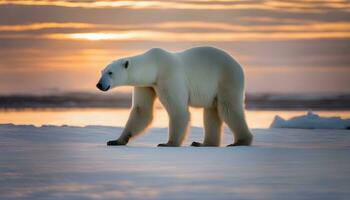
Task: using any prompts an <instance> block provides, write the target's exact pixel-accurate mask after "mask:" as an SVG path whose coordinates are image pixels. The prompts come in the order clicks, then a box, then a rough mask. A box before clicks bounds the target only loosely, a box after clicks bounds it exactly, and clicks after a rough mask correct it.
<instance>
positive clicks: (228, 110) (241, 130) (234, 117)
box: [218, 100, 253, 146]
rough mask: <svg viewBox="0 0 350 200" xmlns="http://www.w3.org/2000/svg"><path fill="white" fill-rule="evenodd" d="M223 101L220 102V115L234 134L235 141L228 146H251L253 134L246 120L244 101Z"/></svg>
mask: <svg viewBox="0 0 350 200" xmlns="http://www.w3.org/2000/svg"><path fill="white" fill-rule="evenodd" d="M239 102H240V103H237V104H235V103H234V101H232V100H231V101H229V102H228V101H221V102H219V103H218V109H219V115H220V117H221V118H222V120H223V121H224V122H225V123H226V124H227V126H228V127H229V128H230V129H231V131H232V132H233V134H234V143H233V144H230V145H228V146H249V145H250V144H251V143H252V140H253V135H252V134H251V133H250V131H249V128H248V125H247V123H246V120H245V116H244V110H243V103H241V101H239Z"/></svg>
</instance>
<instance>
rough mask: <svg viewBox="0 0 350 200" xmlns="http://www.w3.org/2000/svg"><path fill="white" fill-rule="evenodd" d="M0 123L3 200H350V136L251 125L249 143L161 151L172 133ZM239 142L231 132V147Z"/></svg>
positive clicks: (194, 133)
mask: <svg viewBox="0 0 350 200" xmlns="http://www.w3.org/2000/svg"><path fill="white" fill-rule="evenodd" d="M120 132H121V128H117V127H107V126H87V127H68V126H43V127H34V126H18V125H17V126H15V125H11V124H9V125H0V199H64V200H65V199H284V200H285V199H293V200H295V199H318V200H321V199H344V200H345V199H350V130H317V129H312V130H302V129H253V133H254V135H255V142H254V144H253V146H251V147H232V148H226V147H222V148H213V147H211V148H210V147H201V148H198V147H188V145H189V144H190V143H191V142H192V141H194V140H195V141H200V140H201V139H202V137H203V136H202V129H201V128H192V129H191V133H190V135H189V138H188V140H187V142H186V144H185V146H184V147H181V148H165V147H162V148H157V147H155V146H156V145H157V144H158V143H161V142H165V141H166V138H167V131H166V129H165V128H155V129H151V130H150V131H149V132H148V133H147V134H145V135H143V136H141V137H139V138H137V139H136V140H135V141H133V142H132V143H130V145H129V146H126V147H107V146H106V145H105V142H106V141H107V140H109V139H113V138H114V137H115V136H116V135H118V134H119V133H120ZM231 141H232V137H231V134H230V133H229V132H228V130H225V142H224V143H225V144H229V143H230V142H231Z"/></svg>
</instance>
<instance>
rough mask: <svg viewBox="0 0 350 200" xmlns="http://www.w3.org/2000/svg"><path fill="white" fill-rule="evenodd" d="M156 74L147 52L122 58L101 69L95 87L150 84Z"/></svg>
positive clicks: (103, 89)
mask: <svg viewBox="0 0 350 200" xmlns="http://www.w3.org/2000/svg"><path fill="white" fill-rule="evenodd" d="M156 75H157V71H156V67H155V63H154V61H153V59H152V58H150V56H148V55H147V54H143V55H139V56H133V57H128V58H122V59H119V60H116V61H113V62H112V63H110V64H109V65H107V67H106V68H105V69H103V70H102V72H101V78H100V80H99V81H98V83H97V85H96V87H97V88H98V89H100V90H102V91H107V90H109V89H112V88H114V87H117V86H150V85H152V84H154V82H155V80H156Z"/></svg>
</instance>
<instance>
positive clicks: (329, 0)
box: [0, 0, 350, 12]
mask: <svg viewBox="0 0 350 200" xmlns="http://www.w3.org/2000/svg"><path fill="white" fill-rule="evenodd" d="M1 4H15V5H30V6H62V7H82V8H128V9H191V10H247V9H256V10H275V11H287V12H305V11H307V12H322V11H324V10H329V9H341V10H347V11H349V9H350V5H349V3H348V2H346V1H341V0H338V1H335V0H318V1H308V0H306V1H301V0H300V1H297V0H296V1H290V2H286V1H281V0H279V1H277V0H267V1H263V2H256V1H250V0H238V1H236V0H214V1H209V0H178V1H161V0H154V1H153V0H141V1H135V0H120V1H91V2H90V1H89V2H86V1H66V0H50V1H49V0H37V1H34V0H0V5H1Z"/></svg>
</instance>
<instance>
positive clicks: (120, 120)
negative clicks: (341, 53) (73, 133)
mask: <svg viewBox="0 0 350 200" xmlns="http://www.w3.org/2000/svg"><path fill="white" fill-rule="evenodd" d="M129 111H130V110H129V109H128V108H116V109H101V108H98V109H95V108H87V109H24V110H15V109H11V110H0V123H1V124H4V123H13V124H32V125H35V126H41V125H59V126H60V125H70V126H86V125H106V126H119V127H123V126H124V125H125V123H126V121H127V119H128V116H129ZM190 112H191V124H192V126H200V127H201V126H203V119H202V114H203V113H202V109H197V108H191V110H190ZM305 112H306V111H285V110H278V111H276V110H271V111H266V110H263V111H262V110H248V111H247V112H246V115H247V116H246V117H247V121H248V124H249V127H250V128H267V127H269V126H270V124H271V122H272V120H273V118H274V117H275V115H276V114H277V115H280V116H281V117H283V118H291V117H294V116H297V115H301V114H305ZM316 113H318V114H320V115H321V116H327V117H330V116H340V117H342V118H350V111H318V112H317V111H316ZM152 126H153V127H167V126H168V116H167V113H166V111H165V110H164V109H161V108H158V109H156V110H155V118H154V121H153V125H152Z"/></svg>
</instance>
